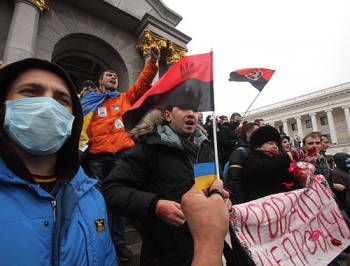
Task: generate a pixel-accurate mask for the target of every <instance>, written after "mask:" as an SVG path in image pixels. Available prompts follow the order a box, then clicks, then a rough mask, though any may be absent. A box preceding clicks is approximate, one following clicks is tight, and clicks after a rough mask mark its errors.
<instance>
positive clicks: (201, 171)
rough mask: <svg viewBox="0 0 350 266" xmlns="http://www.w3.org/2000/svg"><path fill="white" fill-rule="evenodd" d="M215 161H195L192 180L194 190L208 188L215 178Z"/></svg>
mask: <svg viewBox="0 0 350 266" xmlns="http://www.w3.org/2000/svg"><path fill="white" fill-rule="evenodd" d="M216 176H217V175H216V166H215V162H207V163H197V164H195V165H194V182H195V184H196V190H197V191H200V190H203V189H206V188H209V187H210V186H211V184H212V183H213V182H214V181H215V179H216Z"/></svg>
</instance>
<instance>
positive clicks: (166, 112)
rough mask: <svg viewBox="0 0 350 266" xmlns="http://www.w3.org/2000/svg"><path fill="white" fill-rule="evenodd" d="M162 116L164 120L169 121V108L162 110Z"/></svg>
mask: <svg viewBox="0 0 350 266" xmlns="http://www.w3.org/2000/svg"><path fill="white" fill-rule="evenodd" d="M164 118H165V120H166V121H168V122H170V121H171V112H170V111H169V110H165V111H164Z"/></svg>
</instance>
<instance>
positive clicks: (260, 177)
mask: <svg viewBox="0 0 350 266" xmlns="http://www.w3.org/2000/svg"><path fill="white" fill-rule="evenodd" d="M290 163H291V160H290V157H289V155H288V154H287V153H282V154H278V155H276V156H274V157H269V156H268V155H266V154H265V153H264V152H262V151H259V150H254V151H252V153H251V154H250V155H249V157H248V159H247V160H246V161H245V162H244V164H243V180H244V185H245V187H246V189H247V191H248V199H249V200H255V199H258V198H262V197H265V196H268V195H272V194H276V193H281V192H287V191H291V190H294V189H298V188H301V186H300V184H299V183H298V181H297V180H296V178H295V177H294V175H293V174H291V173H289V172H288V168H289V165H290Z"/></svg>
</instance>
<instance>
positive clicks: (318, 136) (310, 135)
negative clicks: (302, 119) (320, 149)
mask: <svg viewBox="0 0 350 266" xmlns="http://www.w3.org/2000/svg"><path fill="white" fill-rule="evenodd" d="M310 137H311V138H313V139H314V138H319V139H320V141H321V140H322V134H321V132H318V131H314V132H311V133H308V134H306V136H305V137H303V145H305V144H306V143H305V141H306V139H307V138H310Z"/></svg>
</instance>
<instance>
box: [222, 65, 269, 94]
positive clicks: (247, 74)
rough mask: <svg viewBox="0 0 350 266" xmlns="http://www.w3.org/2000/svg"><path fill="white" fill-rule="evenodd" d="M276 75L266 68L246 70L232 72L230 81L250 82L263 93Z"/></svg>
mask: <svg viewBox="0 0 350 266" xmlns="http://www.w3.org/2000/svg"><path fill="white" fill-rule="evenodd" d="M274 73H275V70H271V69H266V68H245V69H240V70H236V71H233V72H231V73H230V79H229V81H245V82H249V83H250V84H252V85H253V86H254V87H255V88H256V89H258V90H259V91H260V92H261V91H262V90H263V88H264V87H265V85H266V84H267V82H269V80H270V79H271V77H272V75H273V74H274Z"/></svg>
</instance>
